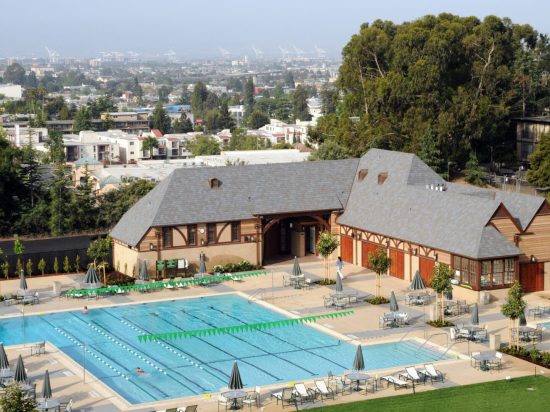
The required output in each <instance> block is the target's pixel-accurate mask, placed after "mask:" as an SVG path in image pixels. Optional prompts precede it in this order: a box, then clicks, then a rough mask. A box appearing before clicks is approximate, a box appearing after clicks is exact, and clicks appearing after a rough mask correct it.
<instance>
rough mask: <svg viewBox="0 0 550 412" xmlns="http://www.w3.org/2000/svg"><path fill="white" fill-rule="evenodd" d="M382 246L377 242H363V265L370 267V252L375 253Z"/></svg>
mask: <svg viewBox="0 0 550 412" xmlns="http://www.w3.org/2000/svg"><path fill="white" fill-rule="evenodd" d="M379 247H380V245H377V244H376V243H371V242H361V266H363V267H365V268H368V267H369V253H374V252H376V250H377V249H378V248H379Z"/></svg>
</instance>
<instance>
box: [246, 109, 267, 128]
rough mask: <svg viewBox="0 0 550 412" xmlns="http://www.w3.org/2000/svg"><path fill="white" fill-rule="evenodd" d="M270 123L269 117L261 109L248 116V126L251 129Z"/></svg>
mask: <svg viewBox="0 0 550 412" xmlns="http://www.w3.org/2000/svg"><path fill="white" fill-rule="evenodd" d="M266 124H269V117H268V116H267V115H265V114H264V113H262V112H261V111H259V110H254V111H253V112H252V113H251V114H250V116H249V117H248V126H249V127H250V128H251V129H259V128H260V127H263V126H265V125H266Z"/></svg>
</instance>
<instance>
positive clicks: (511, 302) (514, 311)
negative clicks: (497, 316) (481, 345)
mask: <svg viewBox="0 0 550 412" xmlns="http://www.w3.org/2000/svg"><path fill="white" fill-rule="evenodd" d="M522 294H523V291H522V289H521V285H520V284H519V283H518V282H517V281H515V282H514V284H513V285H512V287H511V288H510V290H508V297H507V298H506V302H505V303H504V304H503V305H502V306H501V307H500V312H501V313H502V314H503V315H504V316H506V317H507V318H508V319H509V320H510V321H509V339H510V340H509V342H510V347H512V345H513V346H515V347H516V348H519V333H516V341H515V342H512V328H514V327H518V326H519V318H520V316H521V314H522V313H524V312H525V308H526V306H527V304H526V303H525V301H524V300H523V298H522Z"/></svg>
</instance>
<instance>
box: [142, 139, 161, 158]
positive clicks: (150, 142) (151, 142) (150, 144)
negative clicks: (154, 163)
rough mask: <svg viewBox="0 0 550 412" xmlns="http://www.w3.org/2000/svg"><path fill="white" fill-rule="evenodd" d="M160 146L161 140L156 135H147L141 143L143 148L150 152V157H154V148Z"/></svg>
mask: <svg viewBox="0 0 550 412" xmlns="http://www.w3.org/2000/svg"><path fill="white" fill-rule="evenodd" d="M158 147H159V142H158V140H157V139H155V138H154V137H151V136H149V137H146V138H145V139H143V143H142V145H141V150H142V151H143V152H145V151H148V152H149V158H151V157H153V149H154V148H158Z"/></svg>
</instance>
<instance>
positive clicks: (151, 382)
mask: <svg viewBox="0 0 550 412" xmlns="http://www.w3.org/2000/svg"><path fill="white" fill-rule="evenodd" d="M279 319H285V316H284V315H282V314H281V313H278V312H275V311H272V310H269V309H268V308H266V307H264V306H262V305H259V304H256V303H249V302H248V300H247V299H245V298H243V297H241V296H239V295H234V294H227V295H219V296H211V297H203V298H193V299H181V300H173V301H163V302H154V303H142V304H135V305H124V306H115V307H106V308H98V309H93V310H90V311H89V312H88V314H86V315H85V314H83V313H81V312H80V311H70V312H59V313H51V314H44V315H33V316H25V318H24V319H23V318H22V317H17V318H7V319H2V320H0V341H2V342H3V343H4V345H14V344H21V343H24V342H36V341H42V340H48V341H50V342H51V343H53V344H54V345H56V346H57V347H58V348H59V349H61V350H62V351H63V352H64V353H66V354H67V355H68V356H70V357H71V358H72V359H74V360H75V361H76V362H78V363H79V364H81V365H83V364H84V362H85V365H86V368H87V369H88V370H89V371H90V372H91V373H93V374H94V375H95V376H96V377H97V378H98V379H100V380H101V381H103V382H104V383H105V384H106V385H108V386H109V387H111V388H112V389H113V390H115V391H116V392H118V393H119V395H121V396H122V397H123V398H125V399H126V400H127V401H128V402H130V403H134V404H135V403H142V402H152V401H158V400H165V399H171V398H178V397H184V396H192V395H198V394H204V393H211V392H217V391H218V390H219V389H220V388H222V387H225V386H226V385H227V382H228V380H229V375H230V373H231V367H232V364H233V361H234V360H238V361H239V369H240V371H241V376H242V379H243V383H244V384H245V385H246V386H255V385H260V386H261V385H268V384H274V383H279V382H281V383H282V382H288V381H296V380H305V379H312V378H314V377H321V376H326V375H327V372H328V371H331V372H333V373H334V374H339V373H342V372H343V371H345V370H348V369H351V365H352V362H353V357H354V354H355V347H354V346H352V345H350V344H348V343H345V342H342V341H340V340H338V339H337V338H336V337H334V336H332V335H328V334H325V333H322V332H320V331H319V330H317V329H315V328H312V327H310V326H306V325H298V326H294V327H289V328H280V329H272V330H264V331H255V332H247V333H237V334H234V335H217V336H205V337H193V338H189V339H181V340H173V341H166V342H146V343H140V342H138V339H137V336H138V335H141V334H144V333H161V332H170V331H178V330H190V329H201V328H211V327H221V326H231V325H242V324H244V323H254V322H263V321H273V320H279ZM84 351H86V357H85V358H84ZM363 353H364V358H365V366H366V369H367V370H374V369H382V368H390V367H397V366H403V365H409V364H418V363H422V362H431V361H436V360H441V359H448V357H447V356H446V355H444V354H443V353H442V352H439V351H434V350H433V349H430V348H428V347H421V346H420V345H419V344H418V343H417V342H416V341H412V340H406V341H402V342H397V343H386V344H376V345H369V346H365V347H364V348H363ZM136 367H140V368H142V369H143V370H144V371H145V372H146V373H145V375H141V376H140V375H138V374H136V373H135V368H136Z"/></svg>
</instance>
